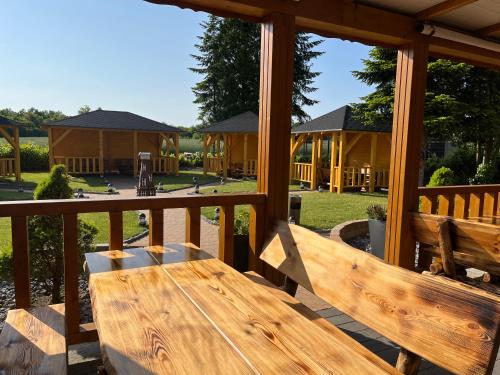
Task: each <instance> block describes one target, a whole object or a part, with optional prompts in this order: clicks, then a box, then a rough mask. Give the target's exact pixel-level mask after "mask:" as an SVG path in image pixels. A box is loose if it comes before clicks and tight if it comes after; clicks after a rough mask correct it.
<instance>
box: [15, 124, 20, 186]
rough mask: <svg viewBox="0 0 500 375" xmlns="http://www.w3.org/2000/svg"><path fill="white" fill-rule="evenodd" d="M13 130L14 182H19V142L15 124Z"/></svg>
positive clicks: (17, 129)
mask: <svg viewBox="0 0 500 375" xmlns="http://www.w3.org/2000/svg"><path fill="white" fill-rule="evenodd" d="M13 130H14V145H15V147H14V153H15V158H16V161H15V166H14V169H15V173H16V182H21V144H20V139H19V128H18V127H17V126H15V127H14V128H13Z"/></svg>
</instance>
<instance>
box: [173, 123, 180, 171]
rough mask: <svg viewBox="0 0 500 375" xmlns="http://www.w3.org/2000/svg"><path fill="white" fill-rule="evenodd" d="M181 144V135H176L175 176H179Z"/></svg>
mask: <svg viewBox="0 0 500 375" xmlns="http://www.w3.org/2000/svg"><path fill="white" fill-rule="evenodd" d="M179 143H180V135H179V133H175V143H174V146H175V175H176V176H178V175H179Z"/></svg>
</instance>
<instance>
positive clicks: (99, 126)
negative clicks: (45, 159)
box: [44, 109, 181, 176]
mask: <svg viewBox="0 0 500 375" xmlns="http://www.w3.org/2000/svg"><path fill="white" fill-rule="evenodd" d="M44 128H45V129H47V132H48V137H49V163H50V166H51V167H52V165H54V164H64V165H66V168H67V170H68V173H70V174H99V175H104V174H113V173H120V174H132V175H134V176H137V175H138V173H139V162H138V157H137V155H138V154H139V152H149V153H151V160H152V171H153V173H156V174H178V173H179V136H180V133H181V130H180V129H177V128H175V127H173V126H169V125H166V124H163V123H161V122H158V121H154V120H151V119H148V118H145V117H142V116H139V115H136V114H134V113H130V112H122V111H107V110H102V109H98V110H96V111H92V112H88V113H84V114H81V115H78V116H73V117H68V118H66V119H64V120H60V121H54V122H50V123H46V124H44Z"/></svg>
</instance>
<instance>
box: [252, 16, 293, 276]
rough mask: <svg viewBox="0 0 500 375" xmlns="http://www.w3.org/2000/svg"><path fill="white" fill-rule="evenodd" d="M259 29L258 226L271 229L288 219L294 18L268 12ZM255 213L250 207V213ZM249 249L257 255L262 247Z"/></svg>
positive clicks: (269, 271)
mask: <svg viewBox="0 0 500 375" xmlns="http://www.w3.org/2000/svg"><path fill="white" fill-rule="evenodd" d="M261 30H262V32H261V54H260V58H261V60H260V100H259V142H258V143H259V146H258V150H259V154H258V155H259V156H258V173H257V191H258V192H260V193H266V194H267V202H266V208H265V212H266V214H265V217H266V221H265V223H262V224H261V225H264V228H265V229H266V230H271V228H272V223H273V221H274V220H287V218H288V181H289V178H288V173H289V171H290V168H289V163H290V135H291V118H292V82H293V57H294V46H295V19H294V17H292V16H289V15H284V14H270V15H269V17H268V18H267V19H266V20H265V21H264V23H263V24H262V29H261ZM256 213H257V210H255V209H252V210H251V214H252V215H253V216H255V215H256ZM257 219H258V218H257ZM251 220H252V218H251ZM258 225H259V223H257V226H258ZM255 234H256V232H252V233H251V235H252V236H254V235H255ZM250 242H251V243H252V240H251V241H250ZM255 243H258V244H260V243H261V242H260V240H259V241H256V242H255ZM252 251H253V252H255V256H258V255H260V251H261V249H260V248H256V249H253V250H252ZM264 273H265V275H264V276H265V277H266V278H267V279H269V280H270V281H273V282H274V283H275V284H277V285H278V284H280V283H281V282H282V281H283V277H282V276H281V275H280V273H277V272H275V271H274V270H272V271H271V270H268V269H266V271H265V272H264Z"/></svg>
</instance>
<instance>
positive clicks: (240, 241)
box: [233, 234, 249, 272]
mask: <svg viewBox="0 0 500 375" xmlns="http://www.w3.org/2000/svg"><path fill="white" fill-rule="evenodd" d="M233 238H234V242H233V244H234V268H235V269H236V270H237V271H239V272H246V271H248V241H249V236H248V234H235V235H234V237H233Z"/></svg>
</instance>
